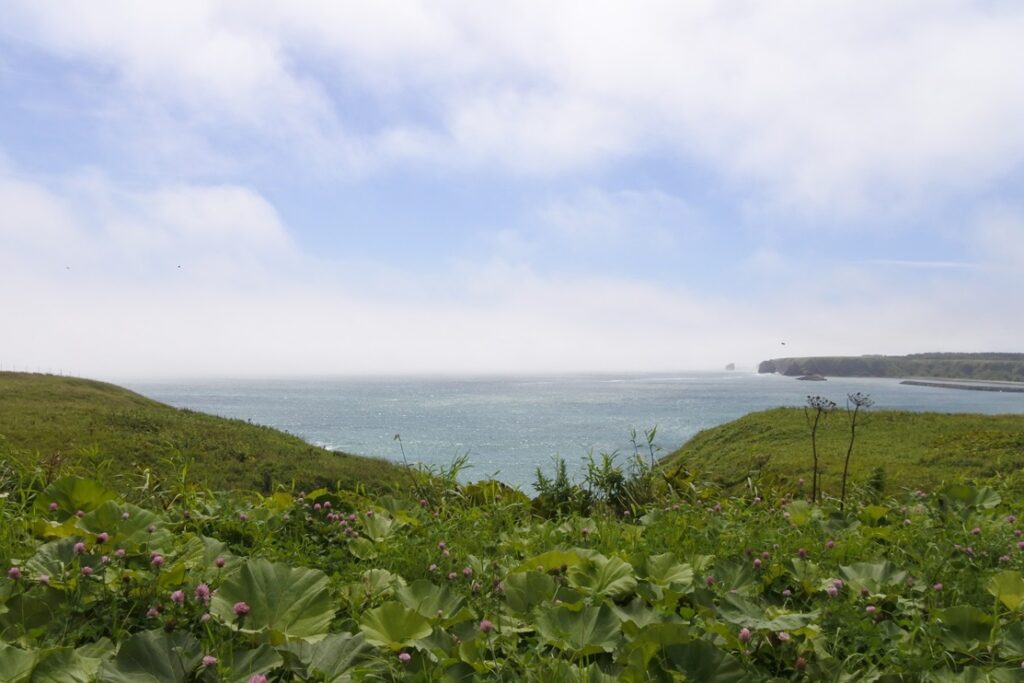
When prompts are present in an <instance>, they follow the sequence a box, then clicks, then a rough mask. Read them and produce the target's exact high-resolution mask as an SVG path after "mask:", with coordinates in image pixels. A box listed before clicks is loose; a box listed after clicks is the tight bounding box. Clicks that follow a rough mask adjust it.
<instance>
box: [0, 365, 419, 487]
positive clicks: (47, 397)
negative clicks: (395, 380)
mask: <svg viewBox="0 0 1024 683" xmlns="http://www.w3.org/2000/svg"><path fill="white" fill-rule="evenodd" d="M0 458H15V459H19V460H21V461H22V462H24V461H25V460H35V461H36V462H38V463H39V464H40V465H39V466H41V467H44V468H46V467H49V468H53V469H60V470H61V471H71V472H76V471H77V472H84V473H88V474H90V475H92V476H95V475H96V472H97V471H106V472H107V473H109V474H112V475H117V474H121V473H124V472H125V471H141V470H143V469H145V468H149V469H151V470H152V471H153V472H154V473H156V474H158V475H160V476H161V477H167V476H170V475H172V474H174V473H175V470H180V468H181V467H182V465H183V464H184V463H189V462H191V463H193V464H192V466H191V467H190V469H189V476H190V478H192V479H193V480H195V481H197V482H200V483H202V484H203V485H205V486H209V487H211V488H215V489H236V488H247V489H257V490H258V489H262V488H266V484H267V482H268V481H269V483H270V484H271V486H274V485H277V484H282V483H283V484H286V485H288V484H290V483H291V482H293V481H294V482H295V484H296V485H297V486H299V487H301V488H316V487H317V486H334V485H335V484H336V483H340V486H342V487H344V488H351V487H354V486H356V485H357V484H363V485H365V486H366V487H367V488H369V489H371V490H380V489H384V488H390V487H391V486H393V485H394V484H396V483H398V482H399V481H401V480H402V477H403V473H402V471H401V468H400V467H398V466H396V465H394V464H391V463H389V462H387V461H385V460H381V459H376V458H366V457H361V456H355V455H348V454H344V453H335V452H331V451H328V450H325V449H323V448H317V447H315V446H312V445H310V444H308V443H306V442H305V441H303V440H302V439H300V438H298V437H296V436H292V435H290V434H285V433H283V432H281V431H278V430H276V429H271V428H269V427H262V426H258V425H253V424H250V423H248V422H245V421H242V420H229V419H225V418H221V417H215V416H212V415H206V414H203V413H197V412H193V411H190V410H179V409H177V408H173V407H171V406H168V405H165V404H163V403H159V402H157V401H153V400H150V399H148V398H145V397H144V396H140V395H139V394H136V393H134V392H131V391H128V390H127V389H123V388H121V387H118V386H115V385H113V384H106V383H103V382H96V381H92V380H86V379H78V378H72V377H57V376H53V375H37V374H26V373H12V372H0Z"/></svg>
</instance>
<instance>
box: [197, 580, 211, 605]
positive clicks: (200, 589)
mask: <svg viewBox="0 0 1024 683" xmlns="http://www.w3.org/2000/svg"><path fill="white" fill-rule="evenodd" d="M194 595H195V596H196V600H198V601H199V602H201V603H203V604H204V605H209V604H210V587H209V586H207V585H206V584H205V583H201V584H199V585H198V586H196V590H195V592H194Z"/></svg>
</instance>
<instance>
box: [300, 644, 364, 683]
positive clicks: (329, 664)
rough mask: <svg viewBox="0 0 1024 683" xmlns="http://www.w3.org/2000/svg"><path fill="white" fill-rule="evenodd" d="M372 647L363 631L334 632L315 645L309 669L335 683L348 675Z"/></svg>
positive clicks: (329, 682)
mask: <svg viewBox="0 0 1024 683" xmlns="http://www.w3.org/2000/svg"><path fill="white" fill-rule="evenodd" d="M369 649H370V646H369V644H367V642H366V639H365V638H364V637H363V635H362V634H361V633H357V634H355V635H352V634H350V633H332V634H331V635H329V636H327V637H326V638H324V639H323V640H321V641H320V642H318V643H316V644H315V645H314V646H313V657H312V660H311V661H310V663H309V669H310V671H311V672H313V673H315V674H319V675H320V676H323V677H324V680H325V681H326V682H327V683H334V682H335V681H338V680H340V679H342V677H343V676H346V675H347V674H348V673H349V672H350V671H351V670H352V669H353V667H355V665H356V664H358V663H359V661H360V660H361V659H362V656H363V654H364V653H365V652H367V651H368V650H369Z"/></svg>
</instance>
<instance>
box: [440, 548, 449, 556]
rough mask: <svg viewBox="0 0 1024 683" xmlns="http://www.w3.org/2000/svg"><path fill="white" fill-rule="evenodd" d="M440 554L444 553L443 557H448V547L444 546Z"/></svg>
mask: <svg viewBox="0 0 1024 683" xmlns="http://www.w3.org/2000/svg"><path fill="white" fill-rule="evenodd" d="M441 554H442V555H444V556H445V557H448V556H449V555H450V554H451V553H450V552H449V551H448V548H445V549H444V550H442V551H441Z"/></svg>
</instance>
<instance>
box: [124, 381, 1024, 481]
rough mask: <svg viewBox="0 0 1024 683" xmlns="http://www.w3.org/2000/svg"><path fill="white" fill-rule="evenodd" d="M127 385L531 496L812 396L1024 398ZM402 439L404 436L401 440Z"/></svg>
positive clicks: (1006, 404)
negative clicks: (539, 485) (649, 438)
mask: <svg viewBox="0 0 1024 683" xmlns="http://www.w3.org/2000/svg"><path fill="white" fill-rule="evenodd" d="M124 384H126V385H127V386H128V387H129V388H131V389H133V390H134V391H137V392H139V393H141V394H143V395H145V396H148V397H150V398H153V399H156V400H158V401H161V402H164V403H168V404H170V405H172V406H176V407H179V408H189V409H191V410H196V411H201V412H204V413H212V414H214V415H220V416H224V417H231V418H239V419H242V420H249V421H251V422H254V423H257V424H261V425H268V426H271V427H275V428H277V429H281V430H284V431H286V432H289V433H291V434H294V435H296V436H299V437H302V438H303V439H305V440H307V441H309V442H311V443H314V444H317V445H319V446H323V447H325V448H329V449H332V450H338V451H344V452H347V453H356V454H360V455H370V456H379V457H382V458H387V459H390V460H394V461H399V462H401V461H402V460H403V454H402V448H404V450H405V458H406V459H407V461H408V462H410V463H413V464H416V463H419V464H423V465H425V466H427V467H431V468H434V469H438V468H442V467H449V466H450V465H451V464H452V463H453V461H454V459H455V458H457V457H460V456H465V457H466V458H467V459H468V463H469V465H470V467H469V468H468V469H467V470H464V471H463V472H462V473H461V475H460V476H461V478H462V479H463V480H464V481H470V480H480V479H487V478H495V479H499V480H501V481H504V482H506V483H508V484H511V485H513V486H516V487H518V488H520V489H522V490H523V491H526V492H528V493H530V492H532V491H533V486H532V484H533V482H534V480H535V473H536V471H537V468H540V469H541V470H542V471H544V472H545V473H550V472H551V470H552V466H553V462H554V458H555V457H556V456H558V457H561V458H564V459H565V461H566V463H567V464H568V465H569V467H570V471H571V472H575V473H578V472H579V471H580V468H581V467H582V464H583V462H584V459H585V458H586V456H587V455H588V454H593V455H594V456H598V455H600V454H601V453H613V452H616V451H617V452H619V453H632V452H633V445H632V443H631V432H632V431H633V430H635V432H636V434H637V437H638V439H639V440H640V441H641V443H644V444H646V440H645V439H644V432H645V431H646V430H651V429H655V428H656V430H657V431H656V434H655V438H654V444H655V446H656V447H658V448H660V451H659V453H658V454H659V455H666V454H668V453H670V452H672V451H673V450H675V449H676V448H678V447H679V446H681V445H682V444H683V443H685V442H686V441H687V440H688V439H689V438H690V437H692V436H693V435H694V434H696V433H697V432H699V431H700V430H702V429H706V428H708V427H713V426H715V425H719V424H722V423H724V422H728V421H729V420H733V419H735V418H738V417H740V416H742V415H745V414H746V413H749V412H752V411H755V410H763V409H766V408H772V407H775V406H801V405H804V404H805V402H806V399H807V396H808V395H809V394H812V395H821V396H824V397H826V398H829V399H832V400H833V401H835V402H836V403H838V404H839V405H840V406H842V405H844V403H845V400H846V396H847V395H848V394H850V393H854V392H861V393H865V394H869V395H870V396H871V398H872V399H874V401H875V408H879V409H897V410H915V411H938V412H946V413H954V412H970V413H989V414H1001V413H1024V393H1000V392H986V391H966V390H962V389H945V388H936V387H920V386H908V385H903V384H900V382H899V380H896V379H874V378H871V379H869V378H830V379H828V380H827V381H824V382H807V381H798V380H796V379H794V378H791V377H783V376H780V375H761V374H755V373H751V372H740V371H736V372H672V373H668V372H666V373H653V374H601V375H573V376H532V377H531V376H519V377H405V378H396V377H381V378H358V379H356V378H336V379H308V378H305V379H272V380H271V379H267V380H255V379H245V380H238V379H203V380H195V381H181V380H178V381H159V382H158V381H137V382H127V383H124ZM396 436H400V440H399V439H398V438H396Z"/></svg>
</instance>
